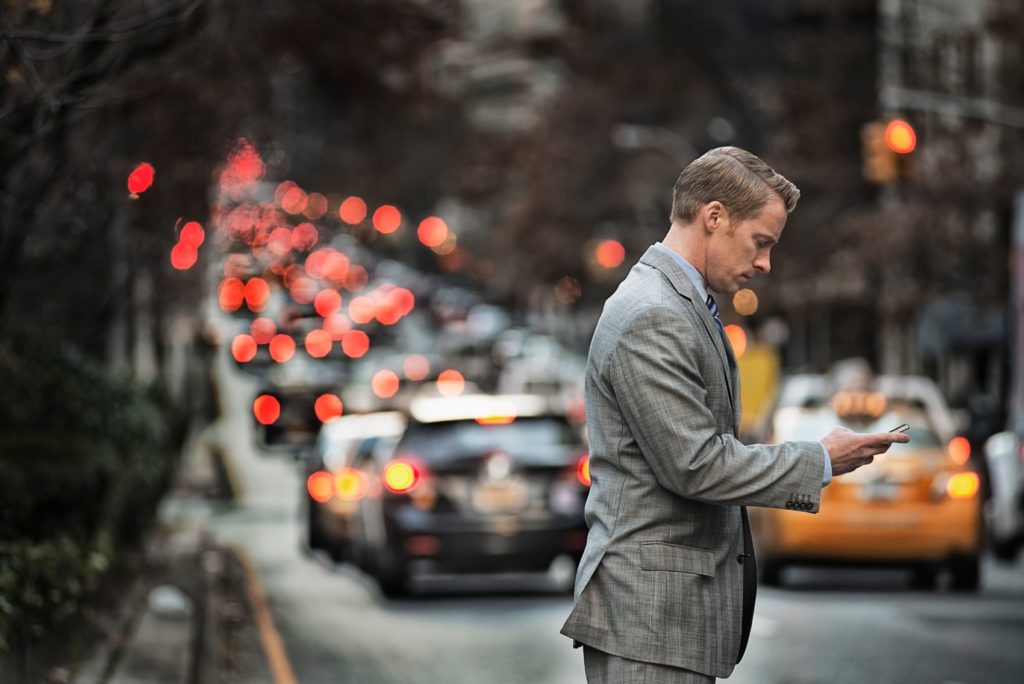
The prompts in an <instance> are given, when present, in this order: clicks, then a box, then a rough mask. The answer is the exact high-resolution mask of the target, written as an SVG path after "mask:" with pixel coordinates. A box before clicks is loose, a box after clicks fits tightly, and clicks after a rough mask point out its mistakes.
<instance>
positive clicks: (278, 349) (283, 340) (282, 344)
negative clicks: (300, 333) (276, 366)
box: [270, 335, 295, 363]
mask: <svg viewBox="0 0 1024 684" xmlns="http://www.w3.org/2000/svg"><path fill="white" fill-rule="evenodd" d="M294 355H295V340H293V339H292V338H291V337H289V336H288V335H274V336H273V337H271V338H270V358H272V359H274V361H277V362H278V363H284V362H285V361H287V360H288V359H290V358H292V356H294Z"/></svg>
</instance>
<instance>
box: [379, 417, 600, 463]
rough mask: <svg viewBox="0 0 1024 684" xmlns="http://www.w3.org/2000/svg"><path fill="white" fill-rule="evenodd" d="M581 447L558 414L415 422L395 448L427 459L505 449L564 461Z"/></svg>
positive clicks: (529, 458) (528, 457) (520, 456)
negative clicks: (483, 421)
mask: <svg viewBox="0 0 1024 684" xmlns="http://www.w3.org/2000/svg"><path fill="white" fill-rule="evenodd" d="M580 448H581V441H580V437H579V435H578V433H577V432H576V430H574V429H573V428H572V426H570V425H569V423H568V422H567V421H565V420H564V419H561V418H558V417H540V418H518V419H516V420H515V421H513V422H512V423H508V424H505V425H480V424H479V423H477V422H476V421H472V420H459V421H446V422H440V423H414V424H412V425H410V426H409V429H408V430H407V431H406V433H405V436H404V437H403V438H402V442H401V444H400V445H399V447H398V451H399V452H400V453H402V454H406V455H415V457H417V458H420V459H422V460H424V461H428V462H437V461H443V460H449V459H458V458H465V457H467V456H477V455H480V456H482V455H484V454H487V453H490V452H493V451H503V452H506V453H508V454H510V455H512V456H514V457H516V459H517V460H519V461H521V462H533V463H537V464H541V463H545V462H563V461H564V460H565V459H566V457H567V456H568V455H569V454H571V453H573V452H574V451H578V450H579V449H580Z"/></svg>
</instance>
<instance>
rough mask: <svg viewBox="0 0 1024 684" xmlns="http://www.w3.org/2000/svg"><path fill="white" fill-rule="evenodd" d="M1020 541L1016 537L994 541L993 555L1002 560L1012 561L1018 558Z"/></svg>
mask: <svg viewBox="0 0 1024 684" xmlns="http://www.w3.org/2000/svg"><path fill="white" fill-rule="evenodd" d="M1019 552H1020V542H1019V541H1018V540H1016V539H1005V540H1000V541H994V540H993V542H992V555H994V556H995V557H996V558H997V559H999V560H1001V561H1005V562H1007V563H1012V562H1014V561H1015V560H1017V554H1018V553H1019Z"/></svg>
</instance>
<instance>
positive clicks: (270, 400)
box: [252, 394, 281, 425]
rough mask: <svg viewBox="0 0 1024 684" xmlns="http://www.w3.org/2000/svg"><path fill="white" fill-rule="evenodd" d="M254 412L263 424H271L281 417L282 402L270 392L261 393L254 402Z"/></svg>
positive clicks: (258, 420)
mask: <svg viewBox="0 0 1024 684" xmlns="http://www.w3.org/2000/svg"><path fill="white" fill-rule="evenodd" d="M252 414H253V415H254V416H255V417H256V420H257V422H259V423H260V424H261V425H271V424H273V423H274V422H275V421H276V420H277V419H278V418H280V417H281V402H279V401H278V400H277V398H276V397H272V396H270V395H269V394H261V395H260V396H258V397H256V400H255V401H253V402H252Z"/></svg>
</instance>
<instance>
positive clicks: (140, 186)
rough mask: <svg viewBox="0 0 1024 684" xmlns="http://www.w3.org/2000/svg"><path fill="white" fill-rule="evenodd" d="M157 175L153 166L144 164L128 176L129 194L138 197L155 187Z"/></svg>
mask: <svg viewBox="0 0 1024 684" xmlns="http://www.w3.org/2000/svg"><path fill="white" fill-rule="evenodd" d="M155 175H156V169H154V168H153V165H152V164H149V163H147V162H142V163H141V164H139V165H138V166H136V167H135V169H133V170H132V172H131V173H130V174H128V192H130V193H131V194H133V195H138V194H139V193H140V192H145V191H146V190H149V188H150V186H152V185H153V177H154V176H155ZM165 225H166V224H165Z"/></svg>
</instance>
